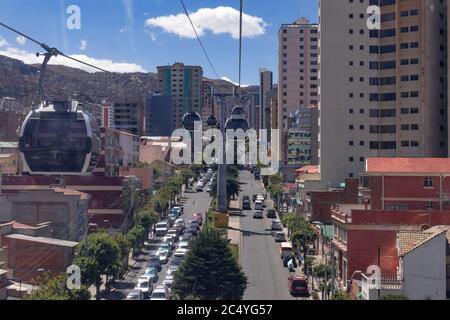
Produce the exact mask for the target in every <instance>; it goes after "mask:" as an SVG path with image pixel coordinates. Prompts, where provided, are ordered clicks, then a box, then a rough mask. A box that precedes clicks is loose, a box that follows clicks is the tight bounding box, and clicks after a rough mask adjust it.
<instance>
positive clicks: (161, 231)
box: [155, 222, 169, 237]
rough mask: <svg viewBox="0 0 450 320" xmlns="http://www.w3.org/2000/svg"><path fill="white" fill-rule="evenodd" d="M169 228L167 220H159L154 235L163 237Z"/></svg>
mask: <svg viewBox="0 0 450 320" xmlns="http://www.w3.org/2000/svg"><path fill="white" fill-rule="evenodd" d="M168 230H169V224H168V223H167V222H159V223H157V224H156V226H155V232H156V236H158V237H163V236H165V235H166V233H167V231H168Z"/></svg>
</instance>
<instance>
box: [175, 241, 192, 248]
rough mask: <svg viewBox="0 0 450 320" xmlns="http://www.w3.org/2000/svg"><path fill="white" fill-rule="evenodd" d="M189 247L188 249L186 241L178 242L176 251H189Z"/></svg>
mask: <svg viewBox="0 0 450 320" xmlns="http://www.w3.org/2000/svg"><path fill="white" fill-rule="evenodd" d="M189 247H190V245H189V242H188V241H180V242H179V243H178V249H186V250H189Z"/></svg>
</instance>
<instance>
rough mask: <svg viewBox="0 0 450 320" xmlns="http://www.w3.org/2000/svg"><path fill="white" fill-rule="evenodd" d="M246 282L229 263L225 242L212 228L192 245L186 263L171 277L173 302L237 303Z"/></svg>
mask: <svg viewBox="0 0 450 320" xmlns="http://www.w3.org/2000/svg"><path fill="white" fill-rule="evenodd" d="M246 287H247V278H246V276H245V274H244V273H243V272H242V270H241V268H240V266H239V265H238V264H237V263H236V261H235V260H234V259H233V256H232V253H231V251H230V248H229V246H228V241H227V240H225V239H223V238H222V237H221V236H220V233H219V232H218V231H216V230H214V229H212V228H207V229H205V230H204V231H202V232H201V233H200V234H199V236H198V238H196V239H195V240H194V241H193V242H192V247H191V250H190V252H189V254H188V256H187V259H186V261H185V262H184V263H183V264H182V265H181V267H180V269H179V270H178V272H177V273H176V274H175V282H174V286H173V291H172V292H173V294H174V296H175V298H177V299H180V300H184V299H187V298H192V299H200V300H240V299H242V297H243V295H244V292H245V289H246Z"/></svg>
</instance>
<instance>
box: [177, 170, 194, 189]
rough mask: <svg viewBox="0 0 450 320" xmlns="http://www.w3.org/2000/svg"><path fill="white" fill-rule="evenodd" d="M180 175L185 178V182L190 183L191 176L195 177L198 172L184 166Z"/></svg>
mask: <svg viewBox="0 0 450 320" xmlns="http://www.w3.org/2000/svg"><path fill="white" fill-rule="evenodd" d="M180 176H181V178H182V180H183V184H185V185H188V184H189V180H190V179H191V178H195V177H196V174H195V173H194V172H193V171H192V170H191V169H189V168H183V169H181V170H180Z"/></svg>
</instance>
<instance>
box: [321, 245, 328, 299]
mask: <svg viewBox="0 0 450 320" xmlns="http://www.w3.org/2000/svg"><path fill="white" fill-rule="evenodd" d="M327 296H328V261H327V254H326V253H325V290H323V291H322V300H327Z"/></svg>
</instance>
